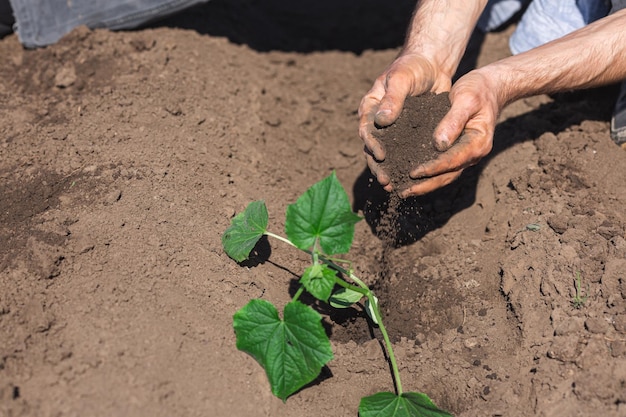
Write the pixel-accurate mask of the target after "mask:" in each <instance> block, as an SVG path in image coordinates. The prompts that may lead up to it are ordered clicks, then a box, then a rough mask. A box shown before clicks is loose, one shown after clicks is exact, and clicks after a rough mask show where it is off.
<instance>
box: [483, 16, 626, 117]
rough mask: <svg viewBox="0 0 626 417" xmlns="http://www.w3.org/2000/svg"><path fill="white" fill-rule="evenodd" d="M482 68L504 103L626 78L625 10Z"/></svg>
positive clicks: (502, 104) (502, 103)
mask: <svg viewBox="0 0 626 417" xmlns="http://www.w3.org/2000/svg"><path fill="white" fill-rule="evenodd" d="M477 71H479V72H480V73H482V74H483V75H484V76H485V77H486V78H487V79H489V80H491V81H490V82H491V85H492V87H493V89H494V91H497V92H498V94H497V95H498V101H499V104H500V107H501V108H502V107H504V106H505V105H507V104H508V103H511V102H512V101H514V100H517V99H519V98H522V97H528V96H533V95H537V94H549V93H555V92H560V91H567V90H575V89H583V88H592V87H597V86H600V85H606V84H610V83H613V82H617V81H620V80H623V79H626V10H622V11H620V12H617V13H615V14H613V15H611V16H607V17H605V18H603V19H600V20H598V21H596V22H594V23H592V24H590V25H588V26H586V27H584V28H582V29H580V30H577V31H575V32H572V33H570V34H569V35H566V36H564V37H563V38H560V39H557V40H555V41H552V42H549V43H547V44H545V45H542V46H540V47H538V48H534V49H531V50H530V51H527V52H524V53H522V54H519V55H516V56H512V57H508V58H505V59H502V60H500V61H497V62H494V63H492V64H489V65H486V66H485V67H482V68H480V69H478V70H477Z"/></svg>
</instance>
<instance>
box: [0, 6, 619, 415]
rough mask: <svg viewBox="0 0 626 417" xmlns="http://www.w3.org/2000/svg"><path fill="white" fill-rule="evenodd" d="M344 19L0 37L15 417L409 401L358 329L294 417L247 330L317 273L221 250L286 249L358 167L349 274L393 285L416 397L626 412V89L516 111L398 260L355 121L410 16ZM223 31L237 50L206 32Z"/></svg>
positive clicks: (337, 321)
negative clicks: (292, 225)
mask: <svg viewBox="0 0 626 417" xmlns="http://www.w3.org/2000/svg"><path fill="white" fill-rule="evenodd" d="M321 4H322V6H324V7H325V9H324V8H322V9H316V10H315V11H307V10H305V9H304V6H298V7H299V8H300V9H299V10H295V11H294V10H291V9H289V6H288V5H282V3H280V2H276V1H275V2H269V3H268V4H267V5H265V6H264V7H265V8H264V9H263V8H260V9H258V10H257V9H255V7H258V6H254V7H253V6H252V5H251V3H250V2H249V1H248V2H246V1H239V2H229V3H228V4H227V3H226V2H211V3H209V4H208V5H206V6H203V7H200V8H197V9H195V10H193V11H190V12H187V14H183V15H180V16H177V17H175V18H172V19H170V20H169V21H167V22H164V23H163V24H161V25H155V26H154V27H152V28H150V29H144V30H140V31H134V32H121V33H112V32H108V31H104V30H96V31H93V32H92V31H88V30H86V29H79V30H77V31H75V32H73V33H72V34H70V35H69V36H68V37H67V38H65V39H63V40H62V41H61V42H60V43H58V44H57V45H54V46H51V47H48V48H45V49H40V50H35V51H26V50H23V49H22V47H21V46H20V44H19V43H18V41H17V38H16V37H15V36H9V37H7V38H5V39H3V40H1V41H0V55H1V56H2V57H3V59H2V63H1V64H0V120H1V123H0V178H1V181H0V415H2V416H7V417H9V416H10V417H13V416H87V415H89V416H114V415H119V416H121V415H125V416H172V415H177V416H207V415H208V416H242V417H243V416H251V415H257V416H258V415H260V416H272V417H279V416H291V417H294V416H295V417H304V416H320V415H335V416H355V415H356V410H357V406H358V402H359V399H360V398H361V397H362V396H365V395H369V394H372V393H374V392H377V391H381V390H391V389H392V386H391V380H390V375H389V370H388V366H387V364H386V362H385V361H384V358H383V352H382V351H381V348H380V345H379V343H378V341H377V340H375V339H372V335H371V332H370V331H369V329H368V328H367V324H366V321H365V319H364V318H362V317H363V314H362V312H361V311H359V310H358V309H355V310H353V311H351V312H349V313H348V315H347V316H346V315H343V316H339V315H337V316H336V317H334V315H333V314H331V315H330V316H326V319H325V321H326V322H327V324H328V327H329V331H330V332H331V340H332V343H333V349H334V352H335V359H334V360H333V361H331V362H330V363H329V365H328V368H327V369H326V370H325V372H324V374H323V378H321V379H319V380H318V381H316V382H315V383H313V384H312V385H310V386H309V387H307V388H305V389H303V390H302V391H300V392H298V393H296V394H295V395H294V396H292V397H291V398H289V400H288V401H287V403H286V404H283V403H282V402H281V401H280V400H278V399H277V398H274V397H273V396H272V395H271V394H270V390H269V387H268V384H267V382H266V380H265V375H264V372H263V370H262V369H261V368H260V367H259V366H258V365H257V364H256V363H255V362H254V360H253V359H252V358H250V357H248V356H246V355H245V354H243V353H241V352H239V351H237V350H236V348H235V342H234V334H233V331H232V327H231V326H232V315H233V314H234V312H235V311H236V310H237V309H239V308H240V307H242V306H243V305H244V304H245V303H246V302H247V301H248V300H249V299H250V298H254V297H262V298H265V299H268V300H271V301H273V302H274V303H276V304H278V305H282V304H284V303H285V302H287V301H288V300H289V297H290V293H289V290H290V285H292V283H293V281H294V280H295V279H297V275H296V274H297V273H299V271H301V270H302V267H303V262H304V261H306V258H305V257H303V256H302V255H299V254H297V253H294V252H292V251H291V250H290V249H289V248H287V247H284V246H281V245H280V244H274V243H273V244H272V248H271V250H272V253H271V256H270V258H269V261H266V262H262V263H259V264H257V265H254V266H252V265H249V266H247V267H245V266H240V265H237V264H236V263H235V262H233V261H232V260H231V259H229V258H228V257H227V256H226V255H225V254H224V253H223V251H222V249H221V244H220V237H221V233H222V232H223V231H224V230H225V229H226V227H227V226H228V224H229V222H230V219H231V218H232V216H233V215H234V214H235V213H236V212H238V211H240V210H242V209H243V208H244V207H245V205H246V204H247V203H248V202H250V201H252V200H257V199H264V200H265V201H266V202H267V205H268V207H269V210H270V225H271V226H270V229H271V230H273V231H275V232H277V233H281V232H282V226H283V223H282V222H283V218H284V210H285V207H286V205H287V204H289V203H291V202H293V201H294V200H295V199H296V198H297V197H298V196H299V195H300V194H301V193H302V192H303V191H304V190H305V189H306V188H307V187H308V186H310V185H311V184H313V183H314V182H316V181H318V180H319V179H321V178H322V177H324V176H326V175H327V174H328V173H329V172H331V170H335V171H336V172H337V175H338V176H339V178H340V180H341V181H342V183H343V184H345V186H346V188H347V190H348V192H349V195H350V196H351V198H352V200H353V201H354V206H355V208H356V209H358V210H359V211H360V212H361V213H362V214H363V215H364V216H365V217H366V221H363V222H361V223H359V224H358V226H357V234H356V237H355V244H354V247H353V249H352V251H351V253H350V254H348V255H347V257H349V258H350V259H351V260H353V261H354V265H355V268H356V270H357V272H358V273H359V274H360V275H361V276H363V277H365V279H366V280H367V281H368V282H369V283H370V284H372V285H373V286H374V287H375V288H377V290H378V296H379V298H380V299H381V300H382V303H383V307H384V313H385V315H386V320H387V323H388V327H389V330H390V332H391V333H392V334H393V337H394V346H395V349H396V355H397V356H398V358H399V363H400V368H401V373H402V376H403V383H404V386H405V388H406V389H407V390H410V391H423V392H426V393H428V394H429V395H430V396H431V397H432V398H433V399H434V400H435V402H436V403H437V404H439V405H440V406H442V407H443V408H446V409H448V410H450V411H452V412H453V413H454V414H455V415H458V416H464V417H470V416H555V415H562V416H590V415H601V416H626V239H625V237H626V236H625V234H626V210H625V207H626V181H624V179H625V177H624V171H625V170H626V152H624V151H623V150H621V149H619V148H618V147H617V146H615V145H614V144H613V143H612V142H611V140H610V138H609V133H608V125H609V124H608V119H609V117H610V112H611V106H612V102H611V101H612V99H613V97H614V94H613V91H612V90H613V89H611V88H608V89H603V90H598V91H592V92H584V93H576V94H567V95H559V96H555V97H547V96H541V97H534V98H530V99H525V100H522V101H519V102H516V103H514V104H513V105H511V106H510V107H509V108H508V109H506V111H505V112H504V114H503V115H502V120H501V123H500V125H499V127H498V130H497V133H496V144H495V149H494V151H493V153H492V155H491V156H490V157H489V158H487V159H486V160H485V161H483V162H481V164H480V165H478V166H476V167H473V168H471V169H468V170H467V171H466V172H465V173H464V175H463V176H462V178H461V179H460V180H459V181H457V182H456V183H454V184H452V185H451V186H448V187H446V188H445V189H442V190H440V191H437V192H435V193H432V194H430V195H428V196H424V197H421V198H418V199H411V200H409V201H407V202H406V204H405V207H404V211H403V213H404V214H405V218H404V219H403V221H402V222H401V223H402V224H403V225H404V228H405V229H406V230H408V232H409V235H410V236H411V239H410V240H409V241H408V242H405V244H403V245H401V246H399V247H397V248H394V249H389V248H384V245H383V242H382V241H381V239H379V238H378V237H377V236H376V233H375V231H376V225H377V224H378V223H377V222H378V221H379V220H378V219H377V217H378V215H379V211H380V209H381V208H384V207H385V201H386V195H385V193H384V192H381V190H380V189H378V187H377V186H376V185H375V183H374V182H372V181H371V178H370V177H369V176H368V173H367V171H366V169H365V163H364V159H363V157H362V151H361V149H362V144H361V141H360V139H359V138H358V135H357V115H356V111H357V107H358V103H359V100H360V98H361V96H362V95H363V94H364V93H365V92H366V91H367V89H368V88H369V87H370V86H371V84H372V82H373V79H374V77H376V76H377V75H378V74H379V73H380V72H381V71H382V70H383V69H384V67H385V65H387V64H388V63H389V62H390V61H391V60H392V59H393V57H394V56H395V54H396V53H397V47H398V45H399V42H400V41H401V38H402V32H403V24H404V21H402V19H405V18H406V17H407V16H408V14H407V13H406V12H407V11H408V10H410V7H409V6H410V5H408V4H407V5H403V6H402V7H401V8H403V11H404V13H402V14H401V16H400V17H401V19H400V18H398V19H397V20H396V21H395V22H394V24H393V25H391V24H387V25H386V26H385V25H383V22H387V20H386V19H388V18H389V14H390V12H389V11H386V12H385V13H383V12H380V11H378V10H377V9H376V7H375V4H374V2H364V3H362V4H363V5H362V6H360V7H361V9H359V10H358V11H359V13H360V14H359V13H357V15H358V16H365V17H366V18H367V19H365V18H359V17H354V14H353V13H350V12H351V10H350V9H347V8H345V6H339V5H336V4H330V3H321ZM280 7H282V9H281V8H280ZM341 7H344V9H341ZM335 8H337V9H335ZM287 9H288V11H289V12H290V13H291V20H289V19H286V18H279V17H281V16H288V14H285V13H286V12H285V10H287ZM281 13H282V14H281ZM319 16H325V17H327V18H326V19H323V20H322V21H323V22H324V23H323V24H322V23H320V24H319V25H317V24H316V23H311V22H316V21H319V19H318V20H316V19H317V18H319ZM203 17H205V18H206V19H207V21H208V22H209V23H210V24H214V25H215V27H218V28H220V30H218V31H217V32H216V33H211V30H208V29H207V30H204V31H203V30H194V29H198V28H199V26H198V23H197V22H198V21H199V20H201V19H202V18H203ZM350 19H352V20H350ZM377 19H378V20H377ZM189 22H191V23H189ZM289 22H291V23H289ZM303 22H308V23H307V24H303ZM345 22H353V23H352V24H347V23H345ZM360 23H361V24H362V25H359V24H360ZM207 25H209V24H207ZM220 25H221V26H220ZM377 25H378V26H377ZM177 26H178V27H184V28H188V29H183V28H176V27H177ZM208 27H210V25H209V26H208ZM377 27H378V28H381V29H380V30H381V32H380V33H383V32H384V33H386V34H387V35H386V36H387V37H385V38H382V35H380V33H379V32H377V30H376V29H375V28H377ZM390 28H392V29H393V33H392V35H393V36H392V35H389V34H388V33H387V32H389V30H391V29H390ZM226 29H230V32H228V31H227V30H226ZM269 29H271V30H269ZM298 30H300V32H299V31H298ZM348 33H351V34H352V37H350V36H347V35H348ZM509 34H510V30H507V31H504V32H502V33H497V34H492V35H489V36H487V37H486V38H485V40H484V44H483V47H482V49H480V51H479V52H480V55H479V56H478V61H477V62H478V65H483V64H484V63H486V62H489V61H491V60H494V59H497V58H499V57H503V56H506V55H507V54H508V52H507V47H506V43H507V36H508V35H509ZM261 35H264V36H261ZM277 45H278V46H277ZM281 45H282V46H284V47H283V48H281V47H280V46H281ZM368 45H370V46H368ZM578 276H579V277H580V282H581V286H580V290H579V296H580V305H579V308H574V306H573V304H572V302H573V301H574V300H575V297H576V295H577V293H576V285H575V282H576V278H577V277H578ZM374 334H375V333H374Z"/></svg>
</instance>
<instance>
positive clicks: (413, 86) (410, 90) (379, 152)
mask: <svg viewBox="0 0 626 417" xmlns="http://www.w3.org/2000/svg"><path fill="white" fill-rule="evenodd" d="M450 80H451V78H450V76H449V75H447V74H444V73H443V71H441V70H439V69H438V67H437V66H436V65H434V64H433V63H432V62H431V61H429V60H428V59H426V58H425V57H424V56H422V55H418V54H404V55H401V56H399V57H398V58H397V59H396V60H395V61H394V62H393V63H392V64H391V65H390V66H389V67H388V68H387V69H386V70H385V72H383V73H382V74H381V75H380V76H379V77H378V78H377V79H376V81H375V82H374V85H373V87H372V89H371V90H370V91H369V92H368V93H367V94H366V95H365V97H363V99H362V100H361V105H360V106H359V117H360V121H359V135H360V136H361V139H362V140H363V142H364V143H365V149H364V151H365V157H366V159H367V165H368V166H369V168H370V170H371V171H372V174H374V175H375V176H376V178H377V180H378V182H379V183H380V184H381V185H382V186H383V187H384V188H385V190H387V191H391V190H392V186H391V184H390V182H389V181H390V179H389V176H388V175H387V174H386V173H385V172H384V171H383V170H382V169H381V168H380V165H379V163H380V162H382V161H384V160H385V150H384V148H383V146H382V145H381V144H380V142H378V140H376V138H374V136H373V135H372V132H373V131H374V129H375V125H378V126H388V125H390V124H392V123H393V122H394V121H395V120H396V119H397V118H398V116H399V115H400V112H401V111H402V108H403V107H404V100H405V98H406V97H407V96H415V95H419V94H422V93H425V92H427V91H432V92H434V93H441V92H444V91H448V90H449V89H450V84H451V81H450Z"/></svg>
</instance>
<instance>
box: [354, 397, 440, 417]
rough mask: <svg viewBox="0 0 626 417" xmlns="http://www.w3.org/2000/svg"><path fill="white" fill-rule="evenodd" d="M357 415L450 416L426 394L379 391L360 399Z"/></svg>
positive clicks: (370, 416) (389, 416) (363, 416)
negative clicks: (398, 393)
mask: <svg viewBox="0 0 626 417" xmlns="http://www.w3.org/2000/svg"><path fill="white" fill-rule="evenodd" d="M359 417H452V414H450V413H448V412H446V411H443V410H440V409H439V408H437V406H436V405H435V404H434V403H433V402H432V401H431V399H430V398H428V396H427V395H426V394H422V393H420V392H405V393H404V394H402V395H396V394H393V393H391V392H379V393H377V394H374V395H371V396H369V397H365V398H362V399H361V403H360V404H359Z"/></svg>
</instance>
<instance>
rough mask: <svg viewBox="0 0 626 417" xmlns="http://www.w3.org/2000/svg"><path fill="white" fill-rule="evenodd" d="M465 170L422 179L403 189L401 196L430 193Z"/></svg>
mask: <svg viewBox="0 0 626 417" xmlns="http://www.w3.org/2000/svg"><path fill="white" fill-rule="evenodd" d="M462 172H463V170H459V171H455V172H448V173H445V174H442V175H438V176H436V177H433V178H429V179H427V180H424V181H421V182H419V183H417V184H414V185H412V186H411V187H409V188H408V189H406V190H404V191H402V192H401V193H400V196H401V197H402V198H407V197H413V196H418V195H423V194H427V193H430V192H431V191H435V190H436V189H438V188H441V187H443V186H446V185H448V184H450V183H451V182H452V181H454V180H455V179H457V178H458V177H459V175H461V173H462Z"/></svg>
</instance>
